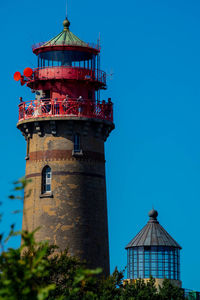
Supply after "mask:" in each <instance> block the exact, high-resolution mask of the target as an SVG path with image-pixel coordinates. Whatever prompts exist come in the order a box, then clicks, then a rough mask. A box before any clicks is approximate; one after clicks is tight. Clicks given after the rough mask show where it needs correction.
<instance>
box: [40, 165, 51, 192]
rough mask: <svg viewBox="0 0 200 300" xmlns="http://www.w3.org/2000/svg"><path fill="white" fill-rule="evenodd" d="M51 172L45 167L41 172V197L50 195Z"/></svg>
mask: <svg viewBox="0 0 200 300" xmlns="http://www.w3.org/2000/svg"><path fill="white" fill-rule="evenodd" d="M51 184H52V171H51V168H50V167H49V166H48V165H47V166H45V167H44V168H43V170H42V195H46V194H51V193H52V186H51Z"/></svg>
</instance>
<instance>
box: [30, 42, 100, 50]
mask: <svg viewBox="0 0 200 300" xmlns="http://www.w3.org/2000/svg"><path fill="white" fill-rule="evenodd" d="M45 44H47V45H46V46H45V47H53V46H54V47H58V46H78V47H86V48H93V49H96V50H100V45H99V44H94V43H85V42H84V43H81V44H80V42H69V44H67V45H65V44H64V43H63V44H61V45H55V42H52V43H51V42H40V43H36V44H34V45H32V50H33V51H34V50H35V49H38V48H40V47H42V46H44V45H45Z"/></svg>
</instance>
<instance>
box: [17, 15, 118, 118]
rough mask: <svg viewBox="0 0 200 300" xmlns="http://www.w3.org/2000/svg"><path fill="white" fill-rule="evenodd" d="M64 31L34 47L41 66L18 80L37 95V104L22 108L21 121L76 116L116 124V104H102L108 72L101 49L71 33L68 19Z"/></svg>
mask: <svg viewBox="0 0 200 300" xmlns="http://www.w3.org/2000/svg"><path fill="white" fill-rule="evenodd" d="M63 26H64V29H63V31H62V32H61V33H59V34H58V35H57V36H56V37H54V38H52V39H51V40H50V41H48V42H46V43H40V44H36V45H34V46H33V53H34V54H36V55H37V58H38V67H37V68H36V69H34V70H33V71H32V69H30V68H26V69H25V70H24V76H22V77H21V78H20V76H19V74H18V73H19V72H16V73H15V76H14V78H15V79H16V80H20V79H21V82H22V84H23V83H24V82H26V84H27V86H28V87H30V88H31V89H32V91H33V92H35V93H36V99H35V100H34V101H28V102H25V103H23V106H22V105H20V107H19V109H20V112H19V121H21V120H25V119H29V118H34V117H37V118H38V117H47V116H55V115H56V116H64V115H66V116H67V115H74V116H76V115H77V116H79V117H81V116H82V117H90V118H97V119H103V120H108V121H113V110H112V103H111V101H110V100H108V102H106V101H102V102H101V101H100V99H99V98H100V92H99V91H100V90H101V89H106V73H105V72H103V71H101V70H100V55H99V54H100V46H99V44H97V45H94V44H88V43H85V42H83V41H81V40H80V39H79V38H78V37H77V36H75V35H74V34H73V33H72V32H71V31H70V30H69V26H70V22H69V21H68V19H67V18H66V20H65V21H64V22H63Z"/></svg>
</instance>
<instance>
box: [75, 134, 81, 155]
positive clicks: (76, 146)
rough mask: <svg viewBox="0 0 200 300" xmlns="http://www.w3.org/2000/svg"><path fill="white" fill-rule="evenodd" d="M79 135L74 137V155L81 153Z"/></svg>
mask: <svg viewBox="0 0 200 300" xmlns="http://www.w3.org/2000/svg"><path fill="white" fill-rule="evenodd" d="M80 141H81V139H80V134H75V135H74V153H77V152H80V151H81V143H80Z"/></svg>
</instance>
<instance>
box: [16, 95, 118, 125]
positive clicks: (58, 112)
mask: <svg viewBox="0 0 200 300" xmlns="http://www.w3.org/2000/svg"><path fill="white" fill-rule="evenodd" d="M52 116H57V117H63V116H72V117H73V116H74V117H86V118H94V119H101V120H107V121H111V122H113V104H112V102H111V101H108V102H106V101H104V100H103V101H92V100H84V99H82V98H81V99H80V98H79V99H57V98H55V99H39V100H31V101H27V102H21V103H20V104H19V121H22V120H27V119H34V118H41V117H45V118H46V117H52Z"/></svg>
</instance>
